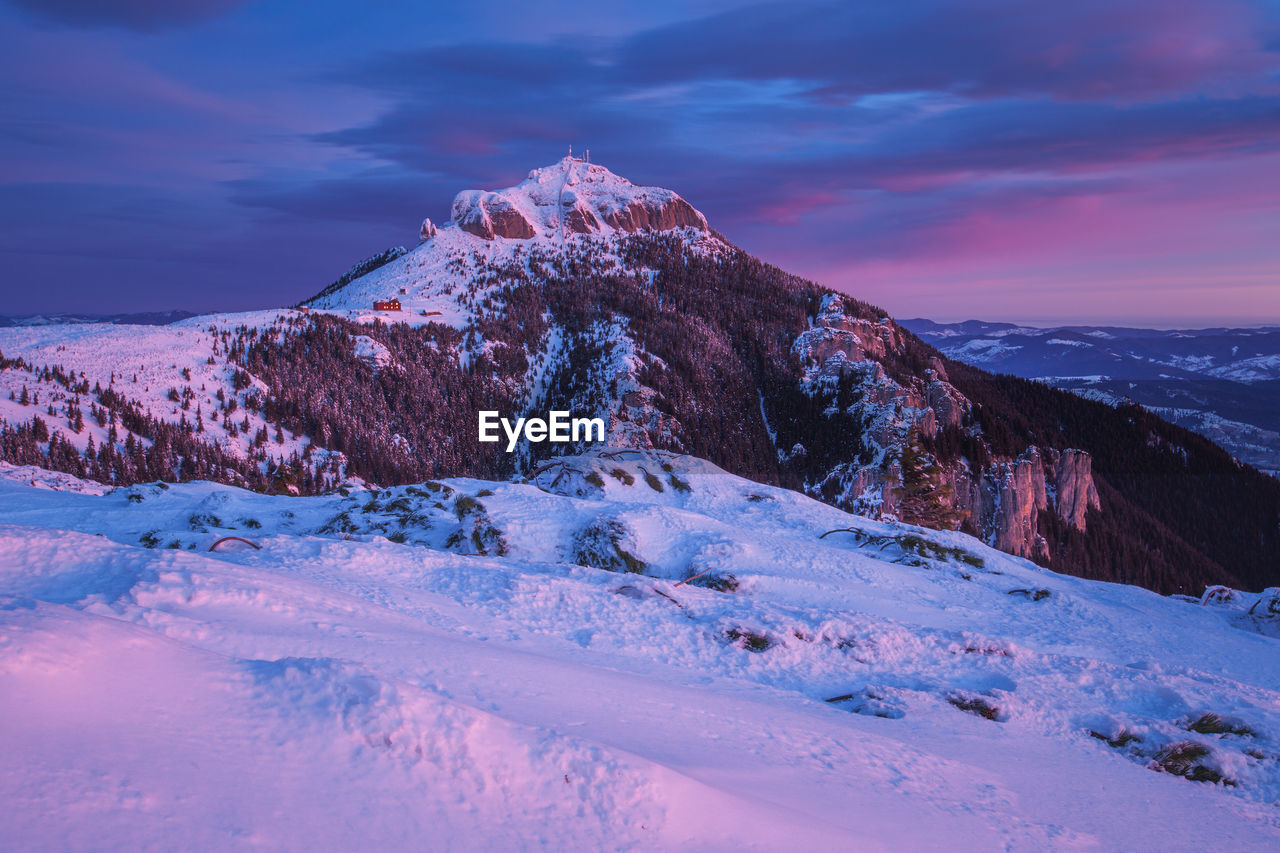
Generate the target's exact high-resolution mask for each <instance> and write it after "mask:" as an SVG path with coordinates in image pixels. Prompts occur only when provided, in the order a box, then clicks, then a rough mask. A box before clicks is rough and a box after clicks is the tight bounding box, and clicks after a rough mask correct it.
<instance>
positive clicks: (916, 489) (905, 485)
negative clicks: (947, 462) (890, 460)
mask: <svg viewBox="0 0 1280 853" xmlns="http://www.w3.org/2000/svg"><path fill="white" fill-rule="evenodd" d="M899 462H900V465H901V468H902V485H901V486H900V487H899V489H898V496H899V515H900V516H901V517H902V520H903V521H905V522H907V523H908V524H919V525H920V526H922V527H932V528H933V529H935V530H955V529H956V527H957V526H958V525H959V523H960V520H961V516H962V513H960V512H959V511H957V510H956V508H955V501H954V497H955V495H954V492H953V489H952V487H951V484H950V483H948V482H946V479H945V476H944V474H945V472H944V471H943V469H942V466H941V465H939V464H938V460H937V459H935V458H934V456H933V455H932V454H931V453H928V452H927V451H926V450H925V449H924V448H923V447H921V439H920V430H919V428H918V427H912V428H911V431H910V432H909V433H908V434H907V440H906V442H905V444H904V445H903V447H902V455H901V459H900V460H899Z"/></svg>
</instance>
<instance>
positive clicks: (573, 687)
mask: <svg viewBox="0 0 1280 853" xmlns="http://www.w3.org/2000/svg"><path fill="white" fill-rule="evenodd" d="M30 476H31V474H30V472H28V471H21V470H16V469H13V468H5V469H3V470H0V519H2V520H3V521H2V523H0V754H3V755H4V756H5V761H4V768H3V771H2V772H0V803H2V804H3V805H0V820H2V821H3V824H4V826H5V845H6V846H7V847H11V848H12V849H87V848H92V849H140V848H148V849H150V848H159V849H173V848H182V849H206V850H209V849H234V848H242V847H265V848H269V849H297V850H304V849H305V850H351V849H419V850H420V849H441V850H444V849H448V850H495V849H501V850H524V849H547V848H550V849H557V850H565V849H568V850H588V849H592V850H676V849H679V850H695V849H696V850H796V849H811V848H814V849H837V850H849V849H859V850H864V849H866V850H875V849H883V850H902V849H943V848H945V849H973V850H992V849H1005V850H1029V851H1030V850H1034V851H1040V850H1046V849H1104V850H1147V849H1154V848H1160V849H1165V850H1204V849H1224V850H1245V849H1275V848H1276V846H1277V844H1280V812H1277V809H1276V802H1277V800H1278V799H1280V752H1278V749H1280V748H1278V745H1277V738H1280V654H1278V653H1277V652H1280V640H1278V639H1277V636H1276V635H1277V633H1278V632H1277V631H1276V627H1277V620H1280V598H1278V597H1277V594H1276V593H1277V591H1274V590H1273V591H1269V592H1268V593H1265V594H1264V595H1263V596H1256V595H1246V594H1242V593H1238V592H1234V591H1231V590H1224V589H1218V590H1211V591H1210V593H1209V594H1208V595H1206V597H1205V599H1204V601H1203V603H1202V602H1201V601H1200V600H1186V599H1180V598H1165V597H1161V596H1158V595H1156V594H1154V593H1152V592H1149V591H1146V590H1143V589H1139V588H1135V587H1127V586H1119V585H1113V584H1103V583H1096V582H1090V581H1085V580H1080V579H1076V578H1071V577H1066V576H1061V575H1057V574H1054V573H1051V572H1048V571H1045V570H1042V569H1039V568H1037V567H1035V566H1033V565H1032V564H1030V563H1028V562H1026V561H1023V560H1019V559H1017V558H1014V557H1010V556H1008V555H1005V554H1002V553H999V552H997V551H994V550H992V549H991V548H988V547H986V546H985V545H983V544H981V543H980V542H978V541H977V540H974V539H971V538H969V537H966V536H964V535H962V534H959V533H940V532H936V531H928V530H924V529H920V528H913V527H908V526H903V525H898V524H893V523H881V522H873V521H869V520H867V519H864V518H859V517H856V516H851V515H847V514H845V513H842V512H840V511H838V510H836V509H834V508H832V507H830V506H827V505H824V504H821V503H818V502H816V501H813V500H810V499H808V498H805V497H803V496H801V495H798V494H796V493H794V492H790V491H786V490H781V489H774V488H769V487H765V486H761V485H758V484H755V483H752V482H750V481H747V480H743V479H740V478H737V477H733V476H731V475H728V474H726V473H725V472H723V471H720V470H719V469H717V468H715V467H713V466H711V465H710V464H708V463H705V462H701V461H699V460H696V459H691V458H687V457H678V456H673V455H670V454H662V453H654V452H647V453H646V452H640V451H611V452H602V453H597V454H594V455H590V456H585V457H573V458H568V459H564V460H557V461H555V462H552V463H548V464H546V465H544V466H543V467H542V468H541V469H540V470H539V471H538V472H536V473H535V474H534V475H533V477H532V478H531V481H530V482H527V483H488V482H480V481H475V480H448V481H444V482H441V483H427V484H422V485H419V486H402V487H396V488H391V489H385V490H382V491H378V492H372V491H368V490H360V489H356V490H346V493H335V494H332V495H329V496H324V497H315V498H297V497H287V496H267V495H261V494H254V493H250V492H245V491H241V490H237V489H234V488H230V487H225V486H219V485H214V484H209V483H190V484H182V485H173V486H161V485H144V486H137V487H132V488H127V489H116V490H113V491H110V492H108V493H106V494H96V493H95V492H97V491H100V490H99V489H97V488H96V487H90V486H80V485H78V484H77V483H76V482H75V481H72V480H70V479H69V478H58V479H56V480H55V479H51V480H47V481H42V482H41V483H37V484H35V485H37V486H42V487H41V488H33V487H32V484H31V483H30V482H29V477H30ZM828 531H836V532H828ZM824 534H825V535H824ZM229 535H235V536H241V537H244V538H246V539H249V540H251V541H252V542H253V543H254V544H256V545H257V546H259V547H258V549H255V548H253V547H251V546H250V545H247V544H244V543H242V542H239V541H234V540H233V541H228V542H224V543H222V544H220V545H219V546H218V547H217V549H216V550H212V551H211V550H210V546H212V545H213V544H214V543H215V542H216V541H217V540H219V539H221V538H223V537H225V536H229ZM694 576H697V577H696V579H694V580H692V581H690V582H688V583H683V584H682V583H681V581H682V580H684V579H686V578H690V577H694ZM1250 609H1252V613H1250V612H1249V611H1250ZM1188 744H1190V745H1191V746H1188ZM1184 777H1185V778H1184ZM1193 779H1202V780H1204V781H1192V780H1193Z"/></svg>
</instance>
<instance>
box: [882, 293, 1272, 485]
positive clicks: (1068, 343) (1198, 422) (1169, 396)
mask: <svg viewBox="0 0 1280 853" xmlns="http://www.w3.org/2000/svg"><path fill="white" fill-rule="evenodd" d="M901 323H902V325H903V326H905V327H906V328H908V329H910V330H911V331H912V332H914V333H915V334H916V335H918V336H919V337H920V338H922V339H923V340H925V341H926V342H928V343H930V344H932V345H933V346H935V347H937V348H938V349H939V350H941V351H942V352H943V353H945V354H946V355H947V356H948V357H950V358H954V359H956V360H957V361H963V362H966V363H968V364H972V365H974V366H976V367H981V368H983V369H984V370H990V371H992V372H994V373H1010V374H1013V375H1015V376H1022V377H1025V378H1028V379H1038V380H1041V381H1044V382H1048V383H1050V384H1052V385H1054V386H1055V387H1058V388H1062V389H1064V390H1068V391H1072V392H1074V393H1076V394H1079V395H1081V396H1084V397H1089V398H1091V399H1095V400H1101V401H1103V402H1106V403H1111V404H1117V403H1124V402H1129V401H1131V402H1135V403H1139V404H1140V405H1142V406H1143V407H1145V408H1147V409H1149V410H1151V411H1153V412H1155V413H1157V414H1159V415H1160V416H1161V417H1162V418H1164V419H1166V420H1169V421H1172V422H1174V423H1176V424H1179V425H1181V426H1184V427H1187V428H1188V429H1190V430H1193V431H1194V432H1198V433H1200V434H1201V435H1203V436H1205V437H1207V438H1209V439H1211V440H1212V441H1214V442H1215V443H1217V444H1219V445H1220V446H1222V447H1224V448H1225V449H1227V450H1228V451H1230V452H1231V453H1232V454H1233V455H1234V456H1236V458H1238V459H1240V460H1241V461H1242V462H1246V463H1248V464H1250V465H1253V466H1254V467H1255V468H1258V469H1259V470H1262V471H1265V472H1267V473H1270V474H1272V475H1273V476H1280V326H1264V327H1259V328H1250V329H1172V330H1158V329H1134V328H1126V327H1119V326H1060V327H1056V328H1035V327H1029V326H1017V325H1014V324H1011V323H985V322H982V321H979V320H968V321H965V322H963V323H935V322H933V321H932V320H925V319H919V318H917V319H912V320H903V321H901Z"/></svg>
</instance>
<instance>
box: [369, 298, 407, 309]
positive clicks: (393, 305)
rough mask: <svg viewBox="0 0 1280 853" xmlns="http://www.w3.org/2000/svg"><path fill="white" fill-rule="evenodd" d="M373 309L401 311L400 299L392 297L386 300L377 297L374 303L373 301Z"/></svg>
mask: <svg viewBox="0 0 1280 853" xmlns="http://www.w3.org/2000/svg"><path fill="white" fill-rule="evenodd" d="M373 310H374V311H399V310H400V300H399V299H395V298H392V299H388V300H386V301H385V302H384V301H382V300H381V299H376V300H374V303H373Z"/></svg>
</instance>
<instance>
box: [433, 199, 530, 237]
mask: <svg viewBox="0 0 1280 853" xmlns="http://www.w3.org/2000/svg"><path fill="white" fill-rule="evenodd" d="M453 221H454V222H455V223H457V225H458V227H459V228H461V229H462V230H463V231H466V232H467V233H469V234H474V235H476V236H477V237H480V238H482V239H484V240H492V239H493V238H494V237H506V238H508V239H512V240H528V239H529V238H531V237H533V236H534V235H535V234H536V233H537V232H535V231H534V230H533V224H532V223H531V222H529V220H528V219H526V218H525V216H524V214H522V213H521V212H520V211H519V210H518V209H517V208H516V206H515V203H514V202H513V201H512V200H511V199H509V198H507V197H506V196H504V195H503V194H501V193H492V192H484V191H482V190H465V191H463V192H460V193H458V195H457V197H456V198H455V199H454V200H453Z"/></svg>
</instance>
